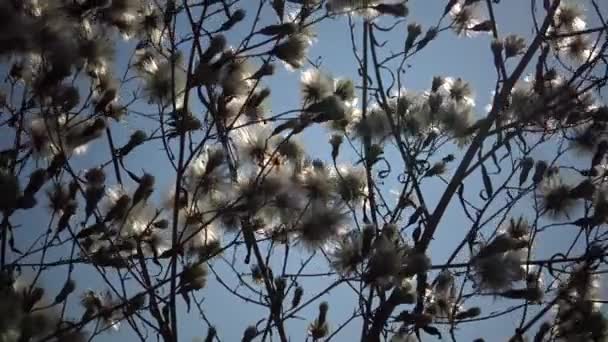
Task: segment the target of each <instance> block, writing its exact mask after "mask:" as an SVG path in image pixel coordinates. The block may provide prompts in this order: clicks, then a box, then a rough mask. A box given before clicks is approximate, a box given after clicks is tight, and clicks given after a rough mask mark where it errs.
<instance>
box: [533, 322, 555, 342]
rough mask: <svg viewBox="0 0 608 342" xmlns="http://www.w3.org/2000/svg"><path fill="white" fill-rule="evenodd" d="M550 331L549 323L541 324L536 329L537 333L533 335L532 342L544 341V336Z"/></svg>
mask: <svg viewBox="0 0 608 342" xmlns="http://www.w3.org/2000/svg"><path fill="white" fill-rule="evenodd" d="M550 330H551V323H549V322H543V323H542V324H541V325H540V327H538V331H537V332H536V334H535V335H534V342H543V341H544V340H545V335H547V333H548V332H549V331H550Z"/></svg>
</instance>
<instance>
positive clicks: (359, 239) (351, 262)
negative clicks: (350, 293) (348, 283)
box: [330, 231, 364, 276]
mask: <svg viewBox="0 0 608 342" xmlns="http://www.w3.org/2000/svg"><path fill="white" fill-rule="evenodd" d="M362 248H363V236H362V234H361V233H360V232H358V231H351V232H349V233H348V234H345V235H344V236H343V237H342V238H341V239H340V241H338V243H337V244H336V247H335V248H334V249H333V251H332V253H331V255H330V260H331V261H330V264H331V267H332V268H333V269H335V270H336V272H338V273H340V274H342V275H344V276H348V275H350V274H353V273H355V272H356V270H357V267H358V266H359V265H360V264H361V263H362V262H363V259H364V258H363V255H362Z"/></svg>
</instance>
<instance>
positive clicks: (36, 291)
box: [23, 287, 44, 312]
mask: <svg viewBox="0 0 608 342" xmlns="http://www.w3.org/2000/svg"><path fill="white" fill-rule="evenodd" d="M43 296H44V289H43V288H40V287H34V288H33V289H32V291H31V292H30V293H28V294H27V295H26V296H25V298H24V303H23V309H24V311H25V312H30V311H31V310H32V308H33V307H34V305H36V303H38V302H39V301H40V300H41V299H42V297H43Z"/></svg>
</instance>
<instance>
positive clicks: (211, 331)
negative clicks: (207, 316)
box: [205, 327, 217, 342]
mask: <svg viewBox="0 0 608 342" xmlns="http://www.w3.org/2000/svg"><path fill="white" fill-rule="evenodd" d="M216 335H217V330H216V329H215V328H214V327H209V331H207V337H205V342H213V340H214V339H215V336H216Z"/></svg>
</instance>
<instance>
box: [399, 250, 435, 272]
mask: <svg viewBox="0 0 608 342" xmlns="http://www.w3.org/2000/svg"><path fill="white" fill-rule="evenodd" d="M430 268H431V260H430V259H429V258H428V257H427V256H426V255H424V254H422V253H415V254H411V255H409V256H408V257H407V265H406V266H405V267H404V268H403V269H402V270H401V271H400V273H401V274H403V275H405V276H406V277H411V276H413V275H416V274H420V273H424V272H426V271H428V270H429V269H430Z"/></svg>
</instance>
